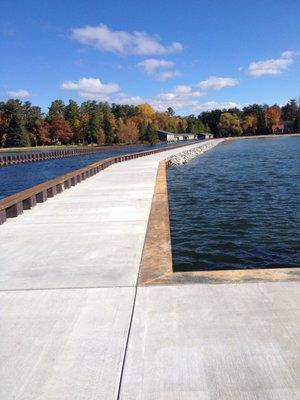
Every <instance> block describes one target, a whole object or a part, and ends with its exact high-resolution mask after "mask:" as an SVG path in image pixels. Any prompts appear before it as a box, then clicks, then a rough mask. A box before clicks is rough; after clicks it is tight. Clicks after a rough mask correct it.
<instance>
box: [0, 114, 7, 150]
mask: <svg viewBox="0 0 300 400" xmlns="http://www.w3.org/2000/svg"><path fill="white" fill-rule="evenodd" d="M7 128H8V121H7V118H6V115H5V112H4V111H2V110H1V109H0V147H2V146H4V143H5V138H6V133H7Z"/></svg>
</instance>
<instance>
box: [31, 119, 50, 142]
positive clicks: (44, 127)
mask: <svg viewBox="0 0 300 400" xmlns="http://www.w3.org/2000/svg"><path fill="white" fill-rule="evenodd" d="M34 135H35V141H36V145H37V146H43V145H48V144H51V139H50V125H49V123H48V122H47V121H42V122H41V124H39V125H38V126H37V127H36V128H35V130H34Z"/></svg>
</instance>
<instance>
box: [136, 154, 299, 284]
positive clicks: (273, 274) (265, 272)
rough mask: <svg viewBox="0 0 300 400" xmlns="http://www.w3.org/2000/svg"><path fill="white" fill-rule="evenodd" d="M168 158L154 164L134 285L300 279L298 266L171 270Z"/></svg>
mask: <svg viewBox="0 0 300 400" xmlns="http://www.w3.org/2000/svg"><path fill="white" fill-rule="evenodd" d="M168 164H169V162H168V160H164V161H161V162H160V163H159V166H158V170H157V176H156V182H155V189H154V195H153V199H152V204H151V210H150V215H149V220H148V226H147V231H146V237H145V243H144V248H143V253H142V257H141V263H140V268H139V276H138V286H154V285H178V284H193V283H194V284H204V283H206V284H207V283H211V284H217V283H242V282H265V281H271V282H274V281H276V282H281V281H297V280H299V279H300V268H263V269H239V270H214V271H197V272H173V262H172V245H171V230H170V218H169V201H168V184H167V169H168Z"/></svg>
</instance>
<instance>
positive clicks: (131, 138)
mask: <svg viewBox="0 0 300 400" xmlns="http://www.w3.org/2000/svg"><path fill="white" fill-rule="evenodd" d="M116 136H117V141H118V143H137V142H138V140H139V129H138V126H137V124H136V123H135V122H134V121H133V120H132V119H128V120H127V121H123V120H122V119H121V118H119V120H118V122H117V127H116Z"/></svg>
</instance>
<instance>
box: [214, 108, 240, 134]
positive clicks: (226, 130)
mask: <svg viewBox="0 0 300 400" xmlns="http://www.w3.org/2000/svg"><path fill="white" fill-rule="evenodd" d="M218 128H219V130H220V132H221V133H222V134H223V135H224V136H240V135H241V134H242V133H243V131H242V128H241V124H240V120H239V118H238V117H237V116H236V115H235V114H230V113H228V112H225V113H223V114H221V116H220V122H219V124H218Z"/></svg>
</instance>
